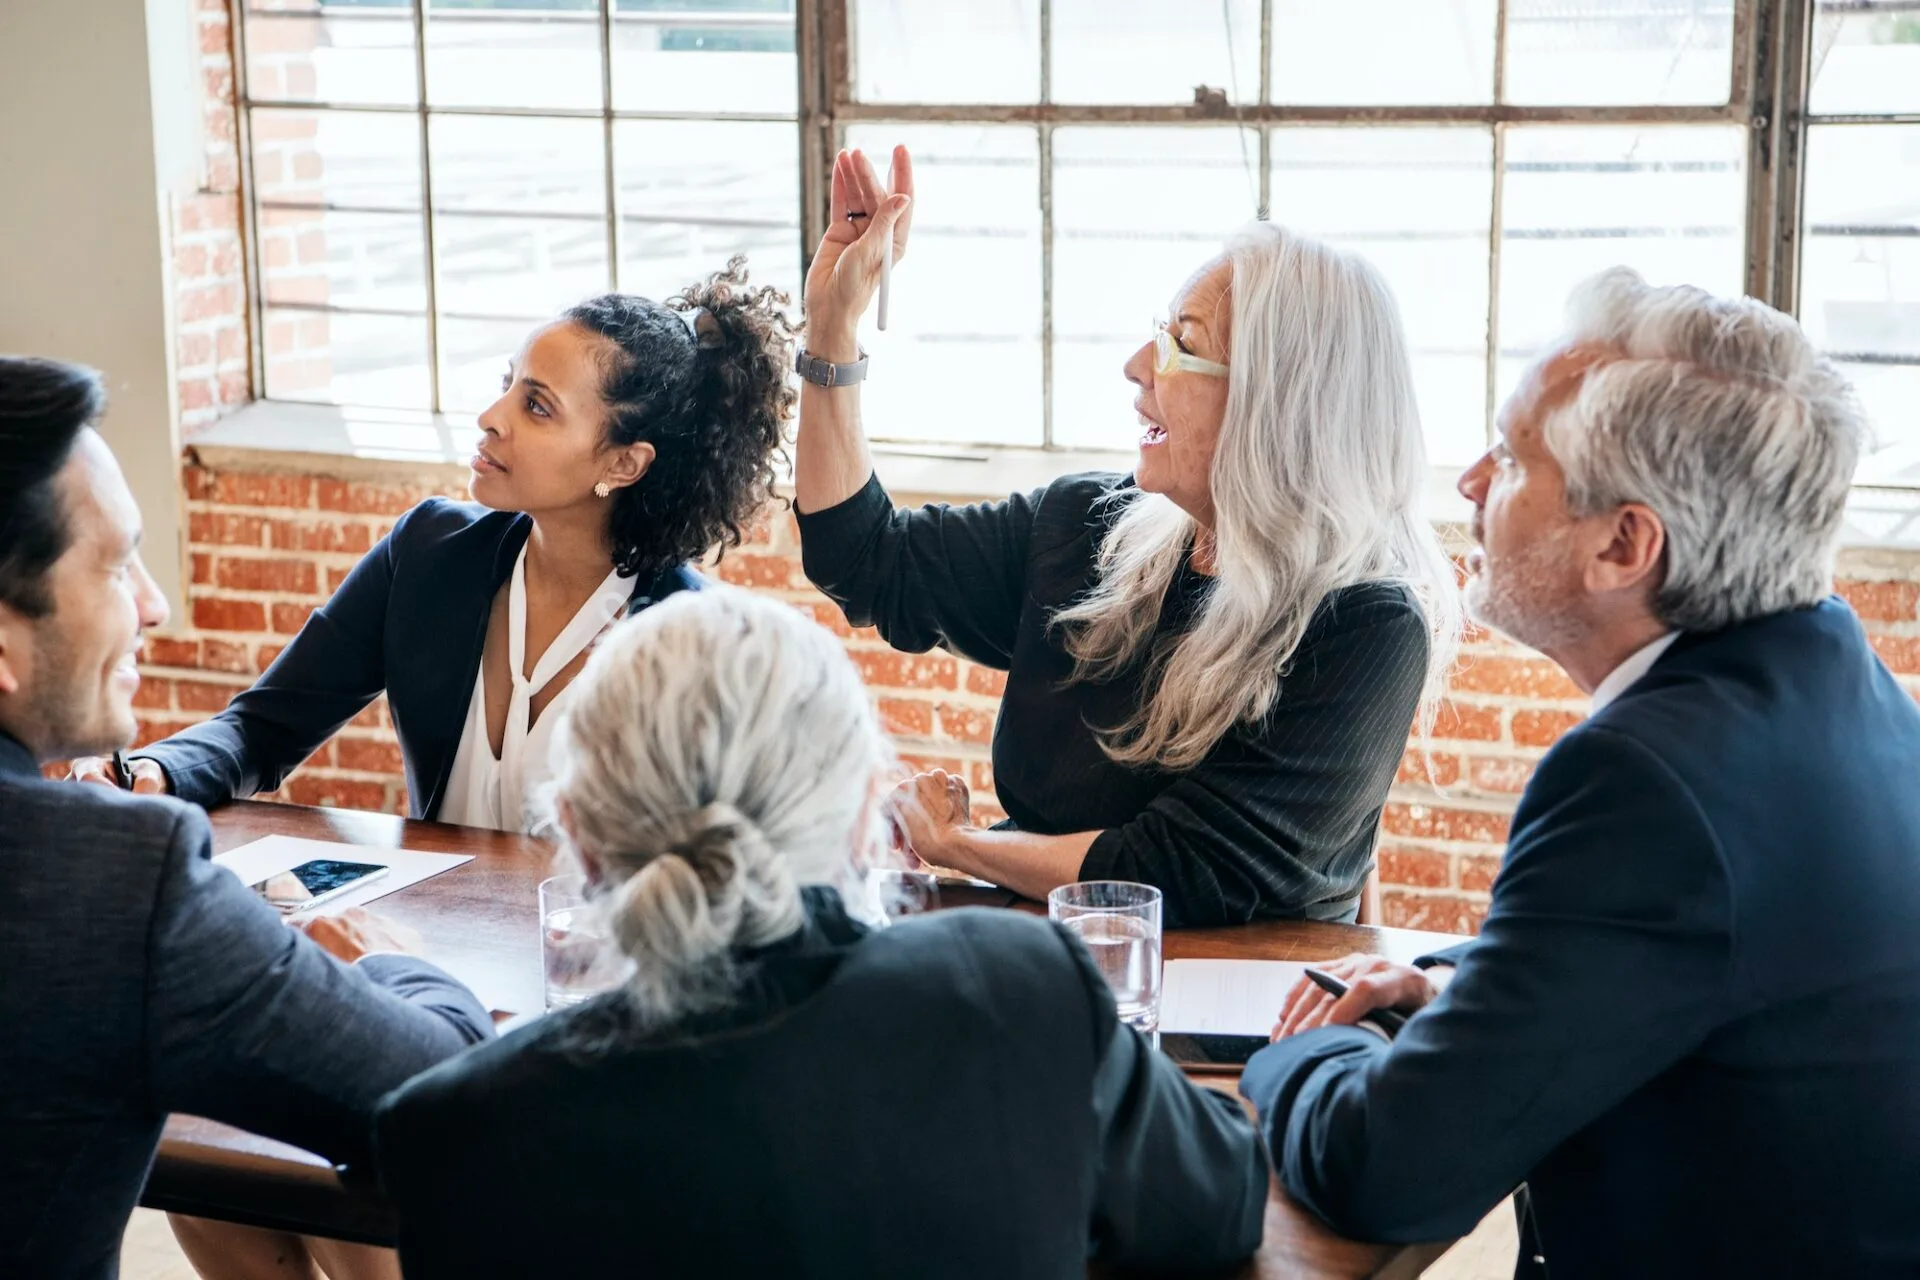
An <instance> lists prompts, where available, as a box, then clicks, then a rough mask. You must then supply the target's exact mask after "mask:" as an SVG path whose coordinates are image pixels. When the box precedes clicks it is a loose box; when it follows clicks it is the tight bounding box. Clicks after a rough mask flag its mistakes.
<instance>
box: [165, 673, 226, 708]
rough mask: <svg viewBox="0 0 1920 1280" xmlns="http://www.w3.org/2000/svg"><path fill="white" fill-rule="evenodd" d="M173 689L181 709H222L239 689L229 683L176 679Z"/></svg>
mask: <svg viewBox="0 0 1920 1280" xmlns="http://www.w3.org/2000/svg"><path fill="white" fill-rule="evenodd" d="M173 691H174V696H175V698H176V699H177V700H178V702H179V706H180V709H181V710H182V711H224V710H226V707H227V703H229V702H231V701H233V695H234V694H236V693H238V692H240V689H239V687H238V686H236V685H230V684H207V683H204V682H203V681H199V680H176V681H175V682H174V685H173Z"/></svg>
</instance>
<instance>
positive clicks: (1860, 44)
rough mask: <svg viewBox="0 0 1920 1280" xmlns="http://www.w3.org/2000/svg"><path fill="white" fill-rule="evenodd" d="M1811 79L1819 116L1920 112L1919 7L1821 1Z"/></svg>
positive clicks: (1907, 2)
mask: <svg viewBox="0 0 1920 1280" xmlns="http://www.w3.org/2000/svg"><path fill="white" fill-rule="evenodd" d="M1809 79H1810V81H1811V83H1812V92H1811V94H1810V100H1809V106H1810V108H1811V109H1812V110H1813V111H1814V112H1815V113H1817V114H1824V115H1838V114H1848V115H1851V114H1859V115H1870V114H1878V113H1882V112H1892V111H1920V8H1916V6H1915V5H1913V4H1912V3H1911V0H1893V2H1891V3H1880V4H1875V3H1872V0H1867V3H1862V2H1861V0H1845V2H1844V3H1835V2H1834V0H1821V2H1820V3H1819V4H1816V5H1815V6H1814V14H1813V62H1812V66H1811V67H1810V68H1809Z"/></svg>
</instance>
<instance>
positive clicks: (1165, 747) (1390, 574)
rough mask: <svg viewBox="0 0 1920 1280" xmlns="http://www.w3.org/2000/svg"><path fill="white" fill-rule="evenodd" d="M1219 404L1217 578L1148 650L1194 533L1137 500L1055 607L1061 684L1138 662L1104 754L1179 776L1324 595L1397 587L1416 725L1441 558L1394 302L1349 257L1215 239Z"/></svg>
mask: <svg viewBox="0 0 1920 1280" xmlns="http://www.w3.org/2000/svg"><path fill="white" fill-rule="evenodd" d="M1226 256H1227V260H1228V262H1229V263H1230V264H1231V267H1232V272H1233V280H1232V284H1231V286H1230V288H1229V292H1230V295H1231V299H1232V320H1231V330H1230V340H1229V341H1230V350H1229V355H1228V370H1229V372H1228V379H1227V405H1226V413H1225V417H1224V419H1223V420H1222V422H1221V425H1220V437H1219V444H1218V446H1217V448H1216V451H1215V453H1214V458H1213V467H1212V473H1211V482H1212V490H1213V504H1214V512H1215V527H1214V529H1213V535H1214V542H1215V566H1216V567H1215V576H1214V579H1213V582H1212V584H1211V587H1210V589H1209V590H1208V591H1207V593H1206V598H1205V602H1204V603H1203V604H1202V606H1201V609H1200V613H1199V616H1198V617H1197V618H1196V619H1195V621H1194V623H1193V625H1192V627H1191V628H1189V629H1188V631H1187V632H1186V634H1185V635H1183V636H1182V637H1181V638H1180V640H1179V641H1178V642H1177V643H1176V644H1175V645H1174V646H1173V647H1172V648H1171V650H1170V651H1169V652H1167V653H1166V654H1164V655H1152V654H1151V653H1150V650H1151V647H1152V645H1153V640H1154V629H1155V626H1156V625H1157V623H1158V621H1159V618H1160V607H1161V601H1162V600H1163V599H1164V598H1165V596H1166V592H1167V588H1168V586H1169V584H1170V583H1171V582H1172V579H1173V576H1174V574H1175V573H1176V571H1177V570H1178V569H1179V566H1180V561H1181V559H1182V557H1183V556H1185V555H1186V554H1187V551H1188V548H1189V546H1190V545H1191V543H1192V540H1193V538H1194V537H1195V535H1196V532H1197V529H1196V525H1195V521H1194V520H1193V518H1192V517H1191V516H1189V515H1187V514H1186V513H1185V512H1184V511H1182V510H1180V509H1179V508H1178V507H1176V506H1175V505H1174V504H1173V503H1172V502H1171V501H1170V500H1169V499H1167V498H1166V497H1164V496H1161V495H1158V494H1145V495H1142V496H1140V497H1139V498H1137V499H1135V500H1134V501H1133V502H1132V503H1131V505H1130V506H1128V508H1127V509H1126V511H1125V512H1124V513H1123V514H1122V515H1121V516H1120V517H1119V519H1117V520H1116V521H1115V522H1114V526H1113V529H1112V530H1111V531H1110V532H1109V533H1108V534H1107V536H1106V539H1105V540H1104V541H1103V542H1102V544H1101V547H1100V553H1099V563H1098V570H1099V582H1098V584H1097V585H1096V586H1095V587H1094V589H1093V591H1092V592H1090V593H1089V594H1088V595H1087V596H1086V597H1085V598H1084V599H1082V600H1080V601H1078V602H1077V603H1075V604H1074V605H1072V606H1071V607H1069V608H1067V609H1064V610H1062V611H1061V612H1060V613H1059V614H1057V615H1056V616H1055V619H1054V621H1055V622H1056V623H1057V624H1060V625H1063V626H1066V627H1068V628H1070V633H1069V636H1068V648H1069V651H1070V652H1071V653H1072V654H1073V656H1074V658H1075V659H1076V677H1077V678H1080V679H1097V678H1101V677H1104V676H1109V675H1112V674H1113V673H1115V672H1118V671H1120V670H1122V669H1124V668H1126V667H1127V666H1129V665H1130V664H1132V663H1134V662H1135V661H1137V660H1139V659H1141V658H1150V659H1151V660H1153V661H1155V662H1156V666H1157V670H1156V677H1155V678H1156V683H1155V685H1154V686H1153V690H1152V693H1151V695H1150V696H1149V697H1148V698H1147V700H1146V701H1145V702H1144V704H1143V705H1142V707H1141V709H1140V711H1139V712H1138V714H1136V715H1135V716H1134V717H1133V718H1132V719H1131V720H1130V721H1128V722H1127V723H1126V724H1124V725H1121V726H1119V728H1118V729H1117V731H1115V732H1113V733H1111V734H1109V735H1108V736H1107V738H1106V740H1105V741H1104V743H1103V746H1104V747H1105V749H1106V752H1107V754H1108V755H1109V756H1111V757H1112V758H1113V759H1115V760H1118V761H1122V762H1125V763H1131V764H1148V763H1151V764H1157V765H1159V766H1161V767H1163V768H1167V769H1186V768H1191V767H1192V766H1193V765H1196V764H1198V763H1199V762H1200V761H1201V760H1202V759H1203V758H1204V757H1205V756H1206V755H1207V753H1208V752H1209V751H1211V750H1212V749H1213V747H1214V745H1215V744H1216V743H1218V742H1219V741H1220V739H1221V738H1222V737H1224V736H1225V735H1226V733H1227V732H1228V730H1230V729H1231V728H1233V726H1235V725H1236V724H1243V723H1246V722H1249V721H1253V720H1257V719H1259V718H1260V717H1261V716H1263V715H1265V714H1266V712H1267V711H1268V709H1269V708H1271V707H1272V705H1273V703H1274V699H1275V698H1276V697H1277V696H1278V695H1279V692H1280V687H1281V683H1282V679H1283V676H1284V673H1285V671H1286V668H1287V664H1288V663H1289V661H1291V659H1292V658H1293V654H1294V650H1295V649H1297V648H1298V647H1299V644H1300V638H1301V636H1302V635H1303V634H1305V632H1306V629H1307V624H1308V623H1309V622H1310V621H1311V620H1312V618H1313V615H1314V611H1315V610H1316V609H1317V608H1318V607H1319V605H1320V602H1321V601H1322V600H1324V599H1325V598H1326V597H1327V595H1328V594H1329V593H1330V592H1332V591H1335V590H1337V589H1339V588H1341V587H1345V586H1351V585H1353V584H1355V583H1358V582H1363V581H1367V580H1369V579H1397V580H1400V581H1403V582H1406V583H1407V584H1408V585H1410V586H1411V587H1412V588H1413V589H1414V592H1415V594H1416V595H1417V596H1418V597H1419V599H1420V601H1421V604H1422V606H1423V607H1424V608H1425V610H1426V615H1427V621H1428V624H1429V628H1430V630H1431V634H1432V640H1431V644H1430V647H1429V650H1428V659H1429V660H1428V680H1427V694H1426V697H1425V698H1424V699H1423V702H1422V711H1421V725H1422V728H1423V730H1424V729H1425V728H1426V727H1429V726H1430V725H1431V723H1432V715H1433V708H1434V707H1435V706H1436V705H1437V703H1438V699H1439V695H1440V693H1441V692H1442V691H1443V683H1442V682H1443V680H1444V677H1445V673H1446V671H1447V670H1448V668H1449V667H1450V666H1451V664H1452V660H1453V655H1454V652H1455V651H1456V649H1457V648H1458V644H1459V636H1460V627H1461V607H1460V598H1459V592H1458V587H1457V585H1456V580H1455V576H1454V571H1453V564H1452V562H1451V561H1450V560H1449V559H1448V558H1447V556H1446V553H1445V552H1444V551H1443V550H1442V548H1441V544H1440V539H1439V536H1438V534H1436V532H1435V531H1434V528H1433V525H1432V524H1431V523H1430V522H1429V521H1428V519H1427V518H1426V516H1425V515H1424V513H1423V512H1422V500H1423V496H1424V493H1425V487H1426V484H1427V477H1428V471H1427V455H1426V446H1425V443H1424V441H1423V439H1422V437H1421V431H1420V414H1419V410H1418V408H1417V407H1416V405H1415V403H1414V392H1413V375H1412V370H1411V366H1410V365H1409V363H1408V358H1407V342H1406V336H1405V334H1404V332H1403V330H1402V328H1401V324H1400V311H1399V307H1398V306H1397V304H1396V303H1395V301H1394V298H1393V293H1392V291H1391V290H1390V289H1389V288H1388V287H1387V284H1386V281H1385V280H1384V279H1382V277H1381V276H1380V273H1379V272H1378V271H1376V270H1375V269H1374V267H1373V266H1372V265H1371V264H1370V263H1368V262H1367V261H1365V260H1364V259H1362V258H1360V257H1358V256H1356V255H1353V254H1348V253H1343V252H1341V251H1340V250H1337V249H1334V248H1332V247H1331V246H1329V245H1326V244H1323V243H1321V242H1320V241H1317V240H1313V239H1310V238H1308V237H1306V236H1303V235H1298V234H1296V233H1294V232H1290V231H1287V230H1285V229H1283V228H1281V227H1277V226H1274V225H1273V224H1271V223H1256V224H1254V225H1252V226H1249V227H1247V228H1246V229H1245V230H1243V231H1242V232H1241V233H1240V234H1238V235H1237V236H1236V237H1235V238H1234V239H1233V240H1232V241H1231V242H1230V243H1229V244H1228V246H1227V253H1226Z"/></svg>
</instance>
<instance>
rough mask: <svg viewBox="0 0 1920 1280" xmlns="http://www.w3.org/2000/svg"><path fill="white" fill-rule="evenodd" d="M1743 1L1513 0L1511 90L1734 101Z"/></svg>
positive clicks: (1608, 99) (1527, 99) (1517, 98)
mask: <svg viewBox="0 0 1920 1280" xmlns="http://www.w3.org/2000/svg"><path fill="white" fill-rule="evenodd" d="M1733 8H1734V0H1508V3H1507V98H1506V100H1507V101H1508V102H1513V103H1523V104H1526V105H1529V106H1604V105H1626V106H1646V105H1655V106H1680V105H1686V104H1706V103H1719V102H1725V101H1727V98H1728V95H1729V93H1730V92H1731V91H1732V87H1733Z"/></svg>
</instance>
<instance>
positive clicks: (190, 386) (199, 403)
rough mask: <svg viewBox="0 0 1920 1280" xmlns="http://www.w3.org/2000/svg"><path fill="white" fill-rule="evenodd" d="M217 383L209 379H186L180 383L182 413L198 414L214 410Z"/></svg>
mask: <svg viewBox="0 0 1920 1280" xmlns="http://www.w3.org/2000/svg"><path fill="white" fill-rule="evenodd" d="M214 389H215V383H214V382H213V381H212V380H211V379H208V378H185V379H182V380H181V382H180V412H182V413H196V412H198V411H199V410H202V409H211V408H213V393H214Z"/></svg>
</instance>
